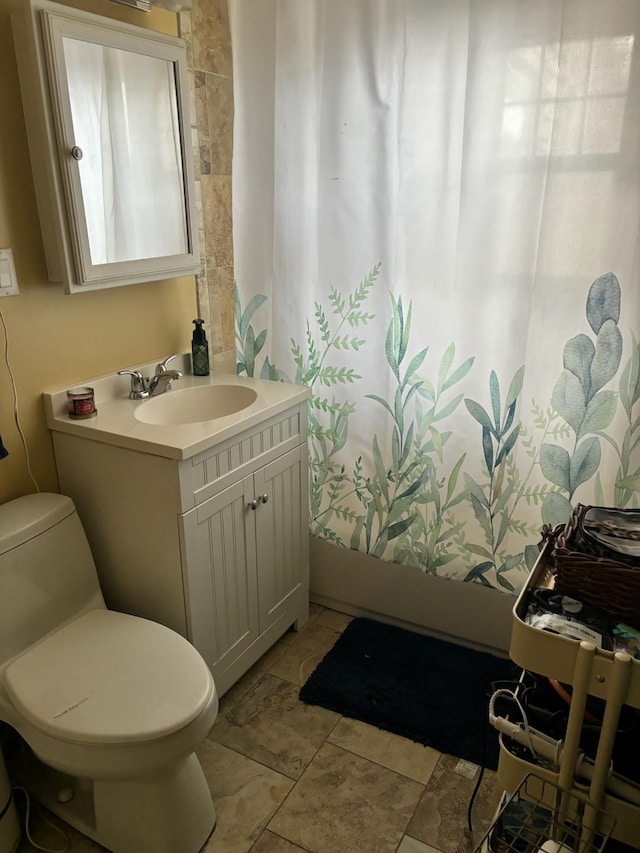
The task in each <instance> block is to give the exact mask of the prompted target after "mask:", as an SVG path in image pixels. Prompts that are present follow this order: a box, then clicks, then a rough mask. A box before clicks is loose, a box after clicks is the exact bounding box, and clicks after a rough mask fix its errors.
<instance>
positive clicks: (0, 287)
mask: <svg viewBox="0 0 640 853" xmlns="http://www.w3.org/2000/svg"><path fill="white" fill-rule="evenodd" d="M18 293H20V291H19V290H18V279H17V277H16V268H15V266H14V265H13V252H12V251H11V249H0V296H17V295H18Z"/></svg>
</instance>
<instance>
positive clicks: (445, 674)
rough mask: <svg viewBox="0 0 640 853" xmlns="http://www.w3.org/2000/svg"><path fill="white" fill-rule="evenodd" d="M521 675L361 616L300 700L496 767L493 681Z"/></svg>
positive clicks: (489, 658)
mask: <svg viewBox="0 0 640 853" xmlns="http://www.w3.org/2000/svg"><path fill="white" fill-rule="evenodd" d="M518 674H519V670H518V668H517V667H516V666H515V665H514V664H513V663H511V661H508V660H504V659H503V658H498V657H494V656H493V655H489V654H485V653H484V652H477V651H474V650H472V649H466V648H463V647H462V646H456V645H453V644H452V643H447V642H444V641H443V640H435V639H433V638H431V637H425V636H423V635H422V634H416V633H414V632H412V631H405V630H404V629H403V628H396V627H395V626H393V625H385V624H384V623H382V622H375V621H373V620H372V619H362V618H358V619H354V620H353V621H352V622H350V623H349V625H348V626H347V628H346V629H345V630H344V632H343V633H342V634H341V636H340V637H339V638H338V640H337V642H336V643H335V645H334V646H333V648H332V649H331V650H330V651H329V652H328V653H327V654H326V655H325V657H324V658H323V660H322V661H321V662H320V664H319V665H318V666H317V667H316V669H315V670H314V672H313V673H312V674H311V676H310V677H309V679H308V680H307V682H306V684H305V685H304V686H303V687H302V688H301V690H300V699H301V700H302V701H303V702H305V703H307V704H308V705H320V706H321V707H323V708H329V709H330V710H331V711H337V712H338V713H339V714H342V715H343V716H345V717H352V718H353V719H356V720H361V721H362V722H363V723H370V724H371V725H373V726H377V727H378V728H380V729H384V730H385V731H389V732H394V733H395V734H398V735H402V736H403V737H406V738H410V739H411V740H414V741H416V742H418V743H422V744H424V745H425V746H430V747H433V749H436V750H438V751H439V752H446V753H448V754H449V755H455V756H458V757H459V758H464V759H466V760H467V761H472V762H473V763H474V764H481V765H484V766H485V767H488V768H490V769H492V770H495V769H496V767H497V766H498V753H499V748H498V734H497V732H496V731H495V729H493V728H492V727H491V726H490V725H489V723H488V707H489V697H490V696H491V693H492V692H493V690H492V683H494V682H497V681H509V682H513V681H514V679H516V678H517V676H518Z"/></svg>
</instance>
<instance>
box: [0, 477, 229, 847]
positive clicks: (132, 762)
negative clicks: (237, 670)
mask: <svg viewBox="0 0 640 853" xmlns="http://www.w3.org/2000/svg"><path fill="white" fill-rule="evenodd" d="M131 571H135V566H131ZM217 713H218V696H217V693H216V689H215V684H214V681H213V678H212V676H211V673H210V672H209V669H208V668H207V665H206V664H205V662H204V661H203V659H202V657H201V656H200V655H199V653H198V652H197V651H196V650H195V648H194V647H193V646H192V645H191V644H190V643H189V642H187V640H185V639H184V638H183V637H181V636H180V635H179V634H177V633H175V632H174V631H172V630H170V629H169V628H166V627H165V626H163V625H159V624H157V623H156V622H151V621H149V620H147V619H141V618H139V617H137V616H131V615H128V614H124V613H117V612H114V611H111V610H107V608H106V605H105V602H104V599H103V597H102V592H101V590H100V586H99V582H98V576H97V573H96V568H95V564H94V561H93V557H92V554H91V551H90V548H89V544H88V542H87V539H86V536H85V533H84V530H83V528H82V524H81V522H80V519H79V517H78V515H77V512H76V509H75V506H74V504H73V501H72V500H71V499H70V498H68V497H65V496H63V495H57V494H46V493H38V494H33V495H26V496H24V497H21V498H17V499H16V500H13V501H10V502H8V503H5V504H3V505H0V720H2V721H4V722H5V723H8V724H9V725H10V726H11V727H13V728H14V729H15V730H16V731H17V732H18V733H19V734H20V735H21V737H22V738H23V740H24V741H25V742H26V744H27V745H28V747H29V749H28V750H25V753H27V755H26V756H25V760H24V767H21V776H20V784H22V785H24V787H25V788H27V790H28V791H29V792H30V794H31V795H32V796H33V797H34V798H35V799H37V800H38V801H39V802H40V803H42V804H43V805H45V806H46V807H47V808H49V809H50V810H51V811H53V812H54V813H55V814H57V815H58V816H59V817H61V818H62V819H63V820H64V821H66V822H67V823H69V824H71V825H72V826H74V827H75V828H76V829H78V830H79V831H80V832H82V833H84V834H85V835H87V836H89V837H90V838H92V839H93V840H94V841H96V842H98V843H99V844H102V845H103V846H104V847H106V848H107V849H108V850H111V851H113V853H197V851H199V850H200V849H201V848H202V846H203V845H204V844H205V842H206V840H207V838H208V836H209V835H210V833H211V831H212V830H213V827H214V824H215V810H214V807H213V803H212V800H211V794H210V791H209V787H208V785H207V782H206V779H205V777H204V774H203V772H202V768H201V766H200V763H199V761H198V758H197V757H196V755H195V750H196V748H197V747H198V746H199V745H200V744H201V743H202V741H203V740H204V739H205V738H206V736H207V734H208V732H209V730H210V728H211V726H212V725H213V722H214V720H215V718H216V714H217ZM23 779H24V780H25V781H23Z"/></svg>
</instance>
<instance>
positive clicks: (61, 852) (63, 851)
mask: <svg viewBox="0 0 640 853" xmlns="http://www.w3.org/2000/svg"><path fill="white" fill-rule="evenodd" d="M13 790H14V791H20V793H21V794H24V798H25V800H26V802H27V808H26V814H25V818H24V832H25V835H26V836H27V840H28V841H29V844H31V845H32V846H33V847H35V848H36V850H42V851H44V853H67V850H69V839H68V838H67V836H66V834H65V833H64V832H63V831H62V830H61V829H60V827H59V826H56V825H55V823H53V822H52V821H50V820H49V819H48V818H47V817H45V815H44V814H43V813H42V811H40V817H41V818H42V820H43V821H44V822H45V823H47V824H48V825H49V826H50V827H51V828H52V829H55V831H56V832H57V833H58V834H59V835H61V836H62V837H63V838H64V847H58V848H53V847H42V846H41V845H40V844H37V843H36V842H35V841H34V840H33V838H32V837H31V834H30V832H29V821H30V818H31V797H30V796H29V792H28V791H27V789H26V788H23V787H22V786H21V785H14V786H13Z"/></svg>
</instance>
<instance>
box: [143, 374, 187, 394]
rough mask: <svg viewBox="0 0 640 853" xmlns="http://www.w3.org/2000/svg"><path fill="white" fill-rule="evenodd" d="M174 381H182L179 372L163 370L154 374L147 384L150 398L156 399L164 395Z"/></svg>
mask: <svg viewBox="0 0 640 853" xmlns="http://www.w3.org/2000/svg"><path fill="white" fill-rule="evenodd" d="M174 379H182V371H181V370H163V371H162V373H156V375H155V376H152V377H151V379H149V380H148V382H147V388H148V389H149V396H150V397H157V396H158V394H164V392H165V391H168V390H169V389H170V388H171V383H172V381H173V380H174Z"/></svg>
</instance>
